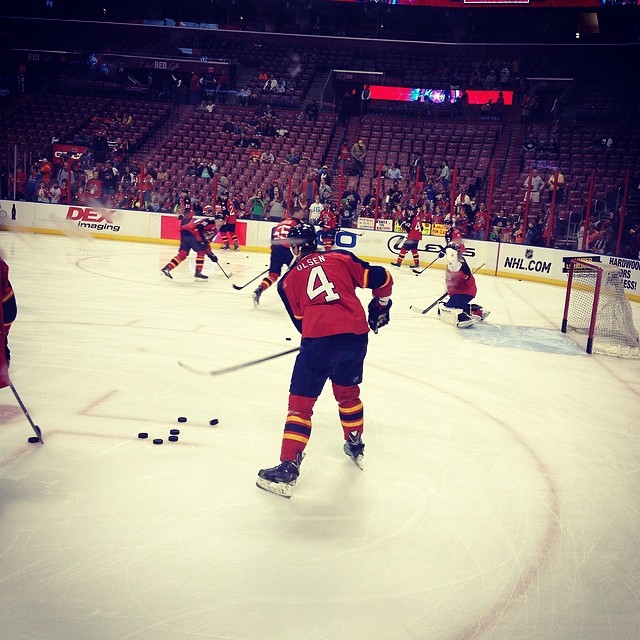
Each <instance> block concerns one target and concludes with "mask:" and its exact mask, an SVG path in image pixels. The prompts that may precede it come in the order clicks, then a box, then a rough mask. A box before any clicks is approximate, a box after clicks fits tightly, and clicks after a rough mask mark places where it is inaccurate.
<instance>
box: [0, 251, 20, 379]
mask: <svg viewBox="0 0 640 640" xmlns="http://www.w3.org/2000/svg"><path fill="white" fill-rule="evenodd" d="M0 296H1V300H2V303H1V304H0V335H1V336H2V344H0V388H4V387H7V386H9V384H10V382H9V373H8V368H9V361H10V360H11V352H10V350H9V329H11V323H12V322H13V321H14V320H15V319H16V315H17V314H18V307H17V305H16V297H15V295H14V293H13V288H12V287H11V282H10V281H9V266H8V265H7V263H6V262H5V261H4V260H3V259H2V258H0Z"/></svg>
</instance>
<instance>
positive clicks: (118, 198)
mask: <svg viewBox="0 0 640 640" xmlns="http://www.w3.org/2000/svg"><path fill="white" fill-rule="evenodd" d="M111 202H112V204H113V206H114V207H115V208H116V209H128V208H129V197H128V195H127V193H126V192H125V190H124V187H123V186H122V183H121V182H119V183H118V186H117V188H116V192H115V193H114V194H113V198H111Z"/></svg>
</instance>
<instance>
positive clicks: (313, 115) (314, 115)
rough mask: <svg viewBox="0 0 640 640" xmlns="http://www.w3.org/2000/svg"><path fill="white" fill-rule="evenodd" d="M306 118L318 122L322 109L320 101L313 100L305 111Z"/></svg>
mask: <svg viewBox="0 0 640 640" xmlns="http://www.w3.org/2000/svg"><path fill="white" fill-rule="evenodd" d="M304 113H305V118H306V120H308V121H310V122H316V121H317V120H318V114H319V113H320V109H319V107H318V101H317V100H312V101H311V102H310V103H309V104H308V105H307V106H306V107H305V109H304Z"/></svg>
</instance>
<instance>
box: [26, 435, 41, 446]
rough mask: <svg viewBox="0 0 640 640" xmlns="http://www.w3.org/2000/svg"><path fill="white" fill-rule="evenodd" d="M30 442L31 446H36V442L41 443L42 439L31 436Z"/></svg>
mask: <svg viewBox="0 0 640 640" xmlns="http://www.w3.org/2000/svg"><path fill="white" fill-rule="evenodd" d="M28 442H29V444H35V443H36V442H40V438H38V436H31V437H30V438H29V440H28Z"/></svg>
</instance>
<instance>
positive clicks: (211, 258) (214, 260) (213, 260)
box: [207, 253, 218, 262]
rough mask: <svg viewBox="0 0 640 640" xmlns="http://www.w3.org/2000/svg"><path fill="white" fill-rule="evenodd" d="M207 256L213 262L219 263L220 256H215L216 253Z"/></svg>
mask: <svg viewBox="0 0 640 640" xmlns="http://www.w3.org/2000/svg"><path fill="white" fill-rule="evenodd" d="M207 255H208V256H209V260H211V262H218V256H217V255H215V253H208V254H207Z"/></svg>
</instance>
